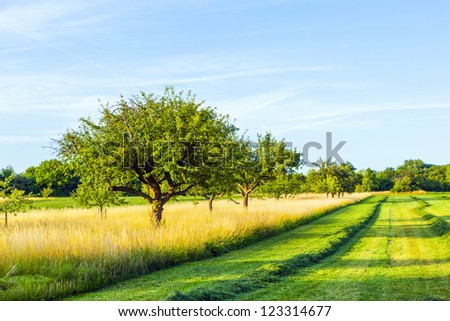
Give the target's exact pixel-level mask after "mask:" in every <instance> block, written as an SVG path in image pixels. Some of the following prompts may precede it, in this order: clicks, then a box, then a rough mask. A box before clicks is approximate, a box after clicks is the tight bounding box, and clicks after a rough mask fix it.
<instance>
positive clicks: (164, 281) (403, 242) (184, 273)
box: [72, 193, 450, 301]
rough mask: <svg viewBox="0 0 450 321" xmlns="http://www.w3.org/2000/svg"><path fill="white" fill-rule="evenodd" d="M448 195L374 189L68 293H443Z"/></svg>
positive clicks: (181, 296) (388, 296) (344, 296)
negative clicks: (262, 235) (241, 243)
mask: <svg viewBox="0 0 450 321" xmlns="http://www.w3.org/2000/svg"><path fill="white" fill-rule="evenodd" d="M449 210H450V203H449V195H448V194H436V193H429V194H420V195H419V194H417V195H409V194H406V195H377V196H372V197H370V198H368V199H366V200H364V201H362V202H360V203H357V204H354V205H350V206H346V207H343V208H341V209H338V210H336V211H333V212H332V213H329V214H328V215H325V216H322V217H320V218H318V219H317V220H314V221H312V222H310V223H308V224H306V225H302V226H300V227H298V228H296V229H294V230H292V231H289V232H286V233H282V234H279V235H277V236H274V237H271V238H268V239H266V240H263V241H261V242H257V243H255V244H252V245H249V246H247V247H245V248H242V249H239V250H236V251H233V252H231V253H228V254H225V255H223V256H220V257H217V258H211V259H207V260H203V261H200V262H191V263H186V264H183V265H180V266H177V267H173V268H170V269H166V270H161V271H158V272H155V273H152V274H149V275H146V276H143V277H139V278H135V279H132V280H129V281H125V282H121V283H119V284H117V285H114V286H112V287H109V288H106V289H103V290H100V291H97V292H91V293H87V294H85V295H80V296H75V297H73V298H72V299H76V300H332V301H334V300H447V301H448V300H450V292H449V284H450V257H449V253H450V233H449V232H450V225H449V224H448V223H449V218H450V216H449Z"/></svg>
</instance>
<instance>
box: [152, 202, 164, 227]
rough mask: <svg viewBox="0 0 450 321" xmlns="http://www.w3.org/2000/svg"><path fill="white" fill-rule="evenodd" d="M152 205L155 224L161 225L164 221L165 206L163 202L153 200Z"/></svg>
mask: <svg viewBox="0 0 450 321" xmlns="http://www.w3.org/2000/svg"><path fill="white" fill-rule="evenodd" d="M151 204H152V213H153V217H154V218H155V223H156V224H157V225H160V224H161V221H162V212H163V205H164V204H163V202H162V201H161V200H153V201H152V203H151Z"/></svg>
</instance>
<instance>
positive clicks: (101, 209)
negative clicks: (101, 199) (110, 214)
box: [98, 205, 103, 220]
mask: <svg viewBox="0 0 450 321" xmlns="http://www.w3.org/2000/svg"><path fill="white" fill-rule="evenodd" d="M98 212H99V214H100V219H101V220H103V206H101V205H100V206H99V208H98Z"/></svg>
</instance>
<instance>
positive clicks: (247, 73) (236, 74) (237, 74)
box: [117, 66, 337, 87]
mask: <svg viewBox="0 0 450 321" xmlns="http://www.w3.org/2000/svg"><path fill="white" fill-rule="evenodd" d="M335 70H337V67H333V66H310V67H290V68H259V69H254V70H241V71H232V72H224V73H213V74H207V75H202V76H191V77H183V78H179V77H177V76H175V77H174V78H157V79H150V80H146V81H138V82H127V83H120V84H117V86H120V87H130V86H131V87H134V86H148V85H160V84H185V83H196V82H209V81H215V80H223V79H230V78H243V77H256V76H263V75H275V74H287V73H296V72H297V73H298V72H331V71H335Z"/></svg>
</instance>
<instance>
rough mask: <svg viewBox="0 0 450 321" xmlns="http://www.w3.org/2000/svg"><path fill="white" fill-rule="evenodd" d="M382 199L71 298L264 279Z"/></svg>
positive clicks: (151, 293)
mask: <svg viewBox="0 0 450 321" xmlns="http://www.w3.org/2000/svg"><path fill="white" fill-rule="evenodd" d="M381 199H382V197H380V196H373V197H370V198H368V199H366V200H364V201H362V202H360V203H358V204H354V205H349V206H347V207H345V208H341V209H338V210H335V211H334V212H332V213H329V214H327V215H325V216H322V217H321V218H318V219H316V220H314V221H313V222H310V223H308V224H306V225H303V226H300V227H299V228H296V229H294V230H292V231H289V232H285V233H283V234H280V235H278V236H275V237H271V238H268V239H265V240H263V241H260V242H257V243H255V244H253V245H250V246H247V247H246V248H243V249H240V250H235V251H232V252H230V253H228V254H225V255H222V256H219V257H215V258H211V259H207V260H202V261H197V262H191V263H186V264H183V265H180V266H177V267H173V268H169V269H166V270H161V271H157V272H154V273H151V274H149V275H146V276H143V277H139V278H135V279H132V280H128V281H125V282H121V283H119V284H117V285H114V286H112V287H109V288H105V289H103V290H100V291H97V292H91V293H88V294H85V295H80V296H76V297H73V298H71V299H77V300H162V299H164V298H167V297H168V296H170V295H173V294H174V293H176V292H177V291H178V292H182V293H184V294H186V293H190V292H191V291H194V290H195V289H202V290H203V289H206V288H214V287H216V286H217V285H220V284H223V282H225V283H227V284H229V283H228V282H231V281H233V280H241V279H242V278H245V277H246V276H248V275H249V274H251V273H253V272H254V271H260V273H261V275H260V276H261V277H266V276H267V274H265V273H266V272H267V270H270V269H272V268H275V269H277V266H276V265H277V264H279V263H282V262H285V261H287V260H289V259H291V258H293V257H296V256H299V255H302V254H307V253H309V254H312V253H315V254H317V253H318V252H320V250H321V249H322V248H324V247H326V246H328V245H329V244H330V242H332V241H333V240H335V239H336V238H338V237H339V236H342V235H343V234H345V233H347V234H348V232H349V229H350V228H351V226H353V225H355V224H356V223H357V222H359V221H360V220H362V219H365V218H367V217H368V216H369V215H370V214H371V213H372V212H373V209H374V208H375V206H376V205H377V204H378V202H379V201H380V200H381ZM310 259H311V258H310ZM315 259H317V257H316V258H315ZM277 273H279V272H277ZM269 276H270V275H269ZM270 278H272V277H271V276H270ZM260 281H261V280H260ZM263 281H264V280H263ZM239 283H240V282H239ZM263 283H264V282H263ZM253 286H254V283H240V284H239V287H242V288H243V289H244V288H246V289H253ZM227 291H228V290H226V291H225V292H227ZM230 298H231V297H230Z"/></svg>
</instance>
